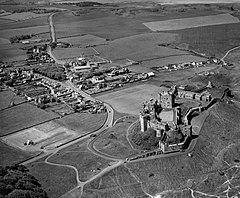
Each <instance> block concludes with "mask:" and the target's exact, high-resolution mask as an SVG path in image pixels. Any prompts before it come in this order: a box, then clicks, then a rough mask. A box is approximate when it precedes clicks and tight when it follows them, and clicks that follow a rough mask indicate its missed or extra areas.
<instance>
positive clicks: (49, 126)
mask: <svg viewBox="0 0 240 198" xmlns="http://www.w3.org/2000/svg"><path fill="white" fill-rule="evenodd" d="M77 136H78V134H77V133H76V132H74V131H71V130H69V129H67V128H65V127H62V126H60V125H58V124H56V123H54V122H53V121H51V122H47V123H43V124H41V125H38V126H35V127H31V128H28V129H25V130H22V131H20V132H17V133H14V134H11V135H8V136H5V137H3V138H2V140H3V141H4V142H5V143H7V144H8V145H10V146H13V147H17V148H19V149H22V150H25V151H28V152H33V153H34V152H39V151H41V148H45V147H56V146H58V145H60V144H62V143H65V142H67V141H70V140H72V139H74V138H76V137H77ZM28 140H32V141H33V142H34V145H24V143H25V142H27V141H28Z"/></svg>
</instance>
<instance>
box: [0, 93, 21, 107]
mask: <svg viewBox="0 0 240 198" xmlns="http://www.w3.org/2000/svg"><path fill="white" fill-rule="evenodd" d="M12 101H13V102H14V104H15V105H16V104H20V103H22V102H25V99H24V98H22V97H19V96H16V95H15V94H14V93H13V92H12V91H7V90H6V91H1V92H0V110H1V109H5V108H7V107H9V105H10V104H11V102H12Z"/></svg>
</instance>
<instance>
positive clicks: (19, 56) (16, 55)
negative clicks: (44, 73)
mask: <svg viewBox="0 0 240 198" xmlns="http://www.w3.org/2000/svg"><path fill="white" fill-rule="evenodd" d="M26 58H27V56H26V53H25V51H23V50H21V49H18V48H16V46H14V45H11V44H1V49H0V60H1V61H4V62H5V61H7V62H8V61H9V62H11V61H21V60H26Z"/></svg>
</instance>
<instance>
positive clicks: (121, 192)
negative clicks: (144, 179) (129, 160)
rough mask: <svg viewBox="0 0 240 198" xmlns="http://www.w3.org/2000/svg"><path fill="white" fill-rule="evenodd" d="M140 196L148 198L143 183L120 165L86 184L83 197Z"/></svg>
mask: <svg viewBox="0 0 240 198" xmlns="http://www.w3.org/2000/svg"><path fill="white" fill-rule="evenodd" d="M89 197H91V198H93V197H109V198H110V197H138V198H147V197H148V196H147V195H146V194H145V193H144V191H143V189H142V187H141V184H140V183H139V182H138V181H137V180H136V178H135V177H133V176H132V175H131V173H130V171H129V170H128V168H126V167H125V166H123V165H122V166H119V167H117V168H115V169H113V170H111V171H109V172H108V173H106V174H104V175H103V176H101V177H99V178H97V179H95V180H93V181H92V182H90V183H88V184H86V185H85V186H84V189H83V195H82V198H89Z"/></svg>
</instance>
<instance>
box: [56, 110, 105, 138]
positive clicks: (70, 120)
mask: <svg viewBox="0 0 240 198" xmlns="http://www.w3.org/2000/svg"><path fill="white" fill-rule="evenodd" d="M106 119H107V114H106V113H100V114H89V113H74V114H71V115H67V116H64V117H63V118H61V119H58V120H56V121H55V122H56V123H59V124H60V125H62V126H64V127H66V128H68V129H70V130H73V131H76V132H77V133H78V135H84V134H86V133H89V132H91V131H95V130H97V129H99V128H100V127H101V126H102V125H103V124H104V122H105V121H106Z"/></svg>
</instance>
